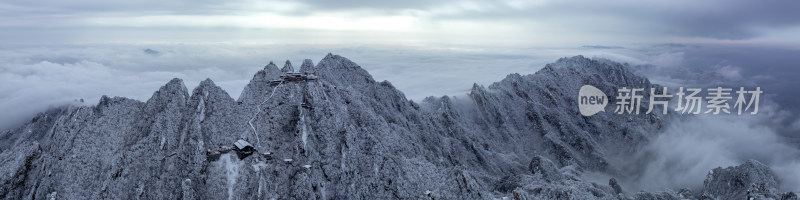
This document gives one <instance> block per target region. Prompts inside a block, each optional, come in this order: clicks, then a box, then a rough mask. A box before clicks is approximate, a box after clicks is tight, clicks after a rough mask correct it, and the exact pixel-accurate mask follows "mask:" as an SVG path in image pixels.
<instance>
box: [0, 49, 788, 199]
mask: <svg viewBox="0 0 800 200" xmlns="http://www.w3.org/2000/svg"><path fill="white" fill-rule="evenodd" d="M294 71H295V70H294V68H293V67H292V65H291V63H288V61H287V63H286V64H285V66H284V67H283V69H279V68H278V67H277V66H276V65H275V64H273V63H270V64H269V65H267V66H265V67H264V69H263V70H260V71H258V72H257V73H256V74H255V75H254V77H253V79H252V80H251V81H250V83H249V84H248V85H247V86H246V87H245V89H244V90H243V92H242V94H241V96H240V97H239V99H238V100H234V99H233V98H231V97H230V96H229V95H228V94H227V93H226V92H225V91H223V90H222V89H221V88H219V87H218V86H216V85H214V82H213V81H211V80H205V81H203V82H202V83H201V84H200V85H199V86H197V87H196V88H194V89H193V90H192V91H189V90H188V89H187V88H186V87H185V86H184V84H183V83H182V81H181V80H180V79H173V80H172V81H170V82H169V83H167V84H166V85H164V86H163V87H161V88H160V89H159V90H158V91H156V92H155V93H154V94H153V96H152V97H151V98H150V99H149V100H148V101H147V102H140V101H136V100H131V99H126V98H122V97H114V98H109V97H103V98H102V100H100V102H99V103H98V104H97V105H96V106H91V107H76V106H72V107H63V108H58V109H53V110H50V111H47V112H44V113H42V114H40V115H39V116H37V117H36V118H34V119H32V120H31V122H30V123H28V124H26V125H24V126H22V127H19V128H17V129H14V130H10V131H6V132H4V133H2V134H0V143H1V144H2V146H1V147H0V148H2V153H0V159H2V161H3V162H2V163H0V165H2V166H0V170H2V173H1V174H0V181H2V182H3V185H2V187H0V197H3V198H5V199H22V198H37V199H39V198H50V197H56V198H63V199H83V198H91V199H97V198H111V199H167V198H168V199H176V198H183V199H256V198H257V199H265V198H267V199H269V198H276V199H285V198H296V199H343V198H348V199H397V198H402V199H421V198H434V199H488V198H500V197H510V198H516V199H626V198H637V199H654V198H662V199H675V198H680V197H683V198H694V197H695V196H697V197H712V198H727V197H734V196H735V197H738V196H741V195H742V194H744V195H748V194H749V193H747V191H750V190H753V188H756V189H761V190H758V191H759V192H761V193H759V194H762V193H766V195H762V196H765V197H779V196H780V195H777V191H775V189H774V188H776V187H777V182H776V177H775V176H774V175H773V174H772V173H771V172H770V171H769V168H765V166H763V165H757V164H752V163H751V164H747V163H746V164H745V165H743V166H744V167H742V168H745V169H751V168H756V170H745V172H743V173H745V174H748V175H747V178H745V179H742V181H743V182H742V184H745V185H743V186H741V187H739V186H736V187H733V186H731V187H726V186H725V185H724V184H721V182H725V183H727V182H731V181H733V182H736V180H738V179H735V178H734V179H731V177H732V176H734V175H726V174H738V173H739V172H736V171H740V170H739V169H738V168H735V169H718V170H714V172H715V173H713V175H709V180H707V181H706V189H705V190H703V191H702V192H703V193H704V195H697V194H699V192H698V193H697V194H696V193H692V192H691V191H679V192H674V191H667V192H660V193H644V192H642V193H636V194H626V193H625V191H622V189H621V187H620V185H619V183H617V181H616V180H615V179H611V180H609V182H608V184H606V183H600V184H598V183H592V182H589V181H587V180H585V179H583V178H582V174H584V173H585V172H587V171H596V172H603V173H607V174H611V175H612V176H616V177H624V176H626V171H625V169H624V168H622V167H620V166H617V165H615V163H616V162H615V160H616V159H618V158H624V157H625V156H626V155H631V154H632V152H633V151H636V150H637V149H638V148H639V147H641V146H642V145H646V144H647V142H648V140H649V138H651V137H652V136H653V135H654V134H657V133H658V132H659V131H660V130H661V128H662V126H663V125H664V124H665V123H667V122H668V121H669V120H670V118H672V117H671V116H664V115H660V114H658V113H660V112H653V113H652V114H640V115H616V114H612V112H613V106H609V107H608V108H607V110H606V112H601V113H599V114H597V115H595V116H592V117H583V116H581V115H580V114H579V112H578V108H577V106H576V105H577V103H576V102H577V91H578V88H580V87H581V86H582V85H584V84H591V85H594V86H597V87H598V88H599V89H601V90H602V91H603V92H605V93H606V94H615V93H616V89H617V88H619V87H622V86H626V87H629V88H630V87H638V88H646V89H645V91H649V88H651V87H657V86H656V85H652V84H651V83H650V82H649V81H648V80H647V79H646V78H644V77H641V76H638V75H636V74H634V73H633V72H631V71H629V70H628V69H627V67H626V66H624V65H622V64H619V63H614V62H610V61H604V60H591V59H587V58H583V57H581V56H577V57H572V58H563V59H560V60H558V61H557V62H555V63H553V64H549V65H547V66H546V67H545V68H543V69H542V70H540V71H539V72H537V73H535V74H531V75H524V76H523V75H519V74H511V75H508V76H507V77H506V78H505V79H503V80H502V81H500V82H497V83H494V84H492V85H490V86H488V87H483V86H479V85H474V86H473V87H472V90H471V92H470V93H469V95H468V96H465V97H460V98H453V97H447V96H445V97H440V98H435V97H430V98H427V99H425V100H424V101H423V102H419V103H417V102H413V101H410V100H408V99H406V98H405V96H404V95H403V93H402V92H400V91H398V90H397V89H395V88H394V87H393V86H392V84H391V83H389V82H388V81H383V82H377V81H375V80H374V79H373V78H372V77H371V76H370V75H369V73H367V71H365V70H364V69H362V68H361V67H360V66H359V65H357V64H356V63H354V62H352V61H350V60H348V59H347V58H344V57H341V56H338V55H331V54H328V55H327V56H326V57H325V58H323V59H322V60H320V61H319V63H318V64H317V65H316V66H315V65H313V63H312V61H311V60H305V61H304V62H303V64H302V65H301V67H300V68H299V72H298V73H294V75H297V77H294V75H292V76H288V75H287V74H292V72H294ZM276 80H277V81H276ZM431 87H435V86H431ZM645 99H647V96H646V97H645ZM643 105H647V104H643ZM239 139H242V140H245V141H248V142H249V143H252V145H253V147H254V148H255V149H256V150H257V151H258V152H257V153H255V154H253V155H251V156H247V157H244V158H240V157H239V156H236V152H235V151H220V150H225V149H230V148H231V147H230V146H232V144H233V143H234V142H235V141H237V140H239ZM210 152H221V154H220V155H218V156H219V157H218V158H216V159H209V153H210ZM750 165H753V166H755V167H748V166H750ZM726 170H727V171H726ZM751 172H752V173H751ZM753 184H755V186H753V187H751V186H750V185H753ZM742 191H744V193H742ZM725 195H734V196H725ZM769 195H772V196H769ZM784 196H786V197H787V198H790V197H791V195H789V194H786V195H784Z"/></svg>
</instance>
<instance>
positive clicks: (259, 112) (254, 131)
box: [247, 80, 283, 147]
mask: <svg viewBox="0 0 800 200" xmlns="http://www.w3.org/2000/svg"><path fill="white" fill-rule="evenodd" d="M281 85H283V80H281V82H280V83H278V86H276V87H275V88H272V93H270V94H269V97H267V99H264V101H262V102H261V103H260V104H258V106H257V107H258V112H256V114H255V115H254V116H253V118H250V120H249V121H247V124H250V128H252V129H253V135H255V136H256V144H257V145H258V147H261V139H259V138H258V131H256V127H255V126H253V120H255V119H256V117H258V114H261V111H262V110H263V109H261V105H264V104H265V103H267V101H269V99H271V98H272V96H273V95H275V90H278V88H279V87H281Z"/></svg>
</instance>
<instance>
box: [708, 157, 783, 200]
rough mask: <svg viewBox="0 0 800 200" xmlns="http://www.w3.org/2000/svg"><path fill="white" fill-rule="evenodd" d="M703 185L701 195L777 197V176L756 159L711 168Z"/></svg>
mask: <svg viewBox="0 0 800 200" xmlns="http://www.w3.org/2000/svg"><path fill="white" fill-rule="evenodd" d="M703 187H704V189H703V196H705V197H711V198H717V199H765V198H772V199H779V196H777V195H776V194H777V188H778V177H777V176H776V175H775V173H774V172H773V171H772V170H771V169H770V168H769V167H767V166H766V165H764V164H762V163H761V162H758V161H756V160H748V161H747V162H745V163H744V164H741V165H739V166H734V167H727V168H719V167H718V168H716V169H713V170H711V172H709V173H708V175H707V177H706V180H705V181H704V182H703Z"/></svg>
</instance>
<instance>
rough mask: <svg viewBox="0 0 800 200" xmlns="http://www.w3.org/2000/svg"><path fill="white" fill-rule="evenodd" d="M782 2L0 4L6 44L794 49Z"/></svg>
mask: <svg viewBox="0 0 800 200" xmlns="http://www.w3.org/2000/svg"><path fill="white" fill-rule="evenodd" d="M798 8H800V2H797V1H786V0H763V1H761V0H760V1H727V0H708V1H695V0H661V1H633V0H611V1H603V2H598V1H570V0H567V1H549V0H532V1H523V0H499V1H498V0H477V1H462V0H443V1H428V0H405V1H356V0H343V1H305V0H299V1H256V0H252V1H211V0H200V1H186V0H184V1H181V0H177V1H160V0H141V1H130V2H117V1H103V0H76V1H49V0H10V1H3V2H0V19H2V20H0V30H2V31H0V32H1V33H0V36H2V37H1V39H0V40H2V42H3V43H14V44H19V43H22V44H30V43H39V44H41V43H45V44H49V43H53V42H57V43H102V42H119V43H130V42H142V43H152V42H161V43H181V42H245V43H286V42H292V43H310V44H316V43H323V42H324V43H351V42H357V43H381V44H398V43H401V44H409V43H412V44H432V43H435V44H458V45H466V44H479V45H490V46H498V45H503V46H518V45H547V46H561V45H573V46H574V45H583V44H595V43H602V44H614V45H631V44H642V43H646V44H649V43H686V42H704V43H709V42H713V43H720V42H721V43H756V44H772V45H783V46H797V45H798V44H800V38H798V37H790V36H792V35H798V34H800V27H798V26H797V25H798V23H800V12H797V10H798Z"/></svg>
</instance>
